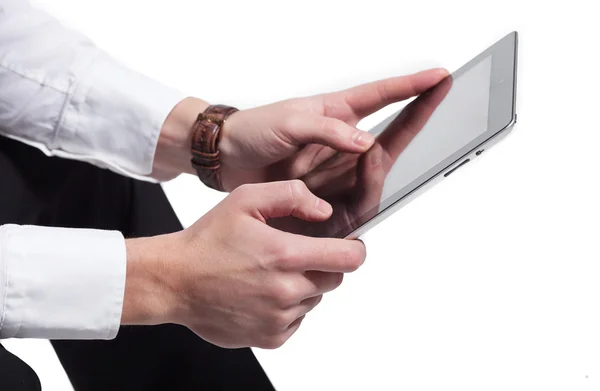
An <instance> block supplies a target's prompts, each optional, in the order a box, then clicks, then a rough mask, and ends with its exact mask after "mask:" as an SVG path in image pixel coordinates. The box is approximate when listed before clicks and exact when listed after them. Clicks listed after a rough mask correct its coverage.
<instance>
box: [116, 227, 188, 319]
mask: <svg viewBox="0 0 600 391" xmlns="http://www.w3.org/2000/svg"><path fill="white" fill-rule="evenodd" d="M169 236H170V235H162V236H155V237H149V238H137V239H127V240H126V242H125V246H126V249H127V272H126V281H125V295H124V298H123V311H122V315H121V324H122V325H154V324H161V323H168V322H172V320H173V317H174V316H173V314H174V313H175V311H176V308H177V305H176V303H177V300H176V295H175V293H174V290H173V289H171V284H170V283H169V276H170V273H169V268H168V267H166V264H167V263H169V259H168V257H169V256H170V254H173V253H176V251H173V249H171V248H170V247H171V246H170V241H169V240H168V237H169Z"/></svg>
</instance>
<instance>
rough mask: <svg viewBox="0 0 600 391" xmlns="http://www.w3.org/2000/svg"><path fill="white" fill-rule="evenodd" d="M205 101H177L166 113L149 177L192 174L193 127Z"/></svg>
mask: <svg viewBox="0 0 600 391" xmlns="http://www.w3.org/2000/svg"><path fill="white" fill-rule="evenodd" d="M207 107H208V103H207V102H205V101H203V100H202V99H198V98H193V97H188V98H185V99H183V100H182V101H180V102H179V103H178V104H177V105H175V107H174V108H173V110H171V112H170V113H169V115H168V116H167V118H166V120H165V122H164V123H163V126H162V128H161V131H160V136H159V139H158V143H157V147H156V153H155V156H154V166H153V172H152V176H153V177H154V178H156V179H160V180H166V179H172V178H174V177H176V176H177V175H179V174H182V173H188V174H194V173H195V172H194V169H193V167H192V165H191V159H192V153H191V146H192V126H193V125H194V122H195V121H196V118H197V117H198V114H199V113H201V112H203V111H204V110H206V108H207Z"/></svg>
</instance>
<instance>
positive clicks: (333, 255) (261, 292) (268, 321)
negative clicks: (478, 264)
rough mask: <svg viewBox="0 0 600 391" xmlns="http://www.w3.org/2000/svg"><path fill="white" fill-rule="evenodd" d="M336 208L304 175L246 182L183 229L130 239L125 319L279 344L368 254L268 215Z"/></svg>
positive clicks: (230, 340)
mask: <svg viewBox="0 0 600 391" xmlns="http://www.w3.org/2000/svg"><path fill="white" fill-rule="evenodd" d="M331 213H332V210H331V206H330V205H329V204H328V203H326V202H324V201H323V200H320V199H318V198H317V197H316V196H315V195H313V194H312V193H311V192H310V191H309V190H308V189H307V187H306V185H304V183H303V182H301V181H299V180H296V181H287V182H274V183H268V184H260V185H245V186H241V187H239V188H237V189H236V190H235V191H233V192H232V193H231V194H230V195H229V196H228V197H226V198H225V199H224V200H223V201H222V202H221V203H220V204H218V205H217V206H216V207H215V208H214V209H212V210H211V211H210V212H208V213H207V214H206V215H205V216H203V217H202V218H201V219H200V220H198V222H196V223H195V224H194V225H192V226H191V227H190V228H188V229H186V230H184V231H181V232H178V233H174V234H169V235H164V236H158V237H154V238H143V239H131V240H128V241H127V253H128V264H127V282H126V289H125V300H124V306H123V317H122V323H124V324H156V323H165V322H172V323H179V324H183V325H185V326H187V327H189V328H190V329H191V330H193V331H194V332H196V333H197V334H198V335H200V336H201V337H203V338H204V339H206V340H207V341H209V342H212V343H213V344H216V345H219V346H222V347H228V348H236V347H245V346H257V347H261V348H276V347H279V346H281V344H283V343H284V342H285V341H286V340H287V339H288V338H290V336H291V335H292V334H293V333H294V332H295V331H296V330H297V329H298V327H299V326H300V323H301V322H302V319H303V318H304V316H305V314H306V313H307V312H309V311H310V310H312V309H313V308H314V307H315V306H316V305H317V304H318V303H319V302H320V300H321V298H322V295H323V294H324V293H326V292H329V291H331V290H333V289H335V288H337V287H338V286H339V284H340V283H341V282H342V279H343V273H347V272H352V271H354V270H356V269H357V268H358V267H359V266H360V265H361V264H362V263H363V262H364V259H365V256H366V253H365V248H364V245H363V243H362V242H360V241H354V240H342V239H325V238H309V237H305V236H299V235H295V234H291V233H285V232H281V231H278V230H276V229H274V228H272V227H269V226H268V225H267V224H266V222H267V220H269V219H271V218H277V217H284V216H294V217H295V218H298V219H302V220H305V221H324V220H326V219H327V218H329V216H330V215H331Z"/></svg>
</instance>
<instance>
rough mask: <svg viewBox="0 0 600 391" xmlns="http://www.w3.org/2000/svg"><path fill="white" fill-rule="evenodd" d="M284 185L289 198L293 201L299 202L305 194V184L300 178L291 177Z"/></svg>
mask: <svg viewBox="0 0 600 391" xmlns="http://www.w3.org/2000/svg"><path fill="white" fill-rule="evenodd" d="M286 186H287V191H288V193H289V196H290V199H291V200H292V201H293V202H300V200H301V199H302V198H303V197H304V195H305V194H306V190H307V188H306V185H305V184H304V182H302V181H301V180H300V179H292V180H291V181H287V182H286Z"/></svg>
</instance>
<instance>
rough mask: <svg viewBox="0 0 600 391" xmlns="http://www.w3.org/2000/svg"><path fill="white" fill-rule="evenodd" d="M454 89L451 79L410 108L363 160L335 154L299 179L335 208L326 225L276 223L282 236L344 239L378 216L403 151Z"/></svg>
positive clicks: (380, 135)
mask: <svg viewBox="0 0 600 391" xmlns="http://www.w3.org/2000/svg"><path fill="white" fill-rule="evenodd" d="M451 86H452V77H447V78H445V79H444V80H442V81H441V82H440V83H438V84H436V86H435V87H433V88H431V89H429V90H428V91H426V92H425V93H423V94H421V95H420V96H419V97H418V98H417V99H415V100H413V101H412V102H411V103H409V104H408V105H407V106H406V107H405V108H404V109H403V110H402V111H401V113H400V114H398V115H397V116H396V117H395V118H394V119H393V121H392V122H391V123H389V124H388V125H387V126H386V127H385V128H384V129H382V130H381V131H380V132H379V133H378V134H373V135H374V136H376V140H375V143H374V144H373V146H372V147H371V149H369V151H367V152H366V153H365V154H362V155H357V154H351V153H336V154H335V155H334V156H332V157H331V158H329V159H328V160H326V161H324V162H323V163H321V164H320V165H318V166H317V167H315V168H314V169H313V170H312V171H310V172H309V173H307V174H306V175H305V176H303V177H302V178H301V180H302V181H304V182H305V183H306V185H307V186H308V188H309V189H310V190H311V191H312V192H313V193H314V194H315V195H317V196H318V197H320V198H322V199H324V200H327V201H328V202H330V203H331V204H332V206H333V215H332V217H331V218H329V219H328V220H326V221H323V222H319V223H307V222H305V221H301V220H298V219H293V218H288V217H285V218H281V219H276V220H272V221H271V222H269V224H270V225H271V226H273V227H277V228H278V229H280V230H284V231H287V232H294V233H298V234H303V235H310V236H324V237H338V238H343V237H345V236H347V235H348V234H350V233H351V232H352V231H354V230H355V229H356V228H358V227H359V226H360V225H362V224H363V223H364V222H366V221H368V220H369V219H371V218H372V217H373V216H375V215H376V214H377V212H378V211H379V204H380V202H381V201H382V200H381V195H382V192H383V186H384V183H385V179H386V177H387V175H388V173H389V172H390V170H391V169H392V167H393V165H394V164H395V162H396V160H397V159H398V157H399V156H400V154H401V153H402V152H403V151H404V149H405V148H406V147H407V146H408V145H409V144H410V142H411V141H412V140H413V138H414V137H415V136H416V135H417V134H418V133H419V132H420V131H421V130H422V129H423V127H424V126H425V124H426V123H427V122H428V121H429V118H430V117H431V115H432V114H433V112H434V111H435V109H436V108H437V107H438V105H439V104H440V103H441V102H442V101H443V99H444V98H445V97H446V94H447V93H448V91H449V90H450V87H451Z"/></svg>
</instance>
